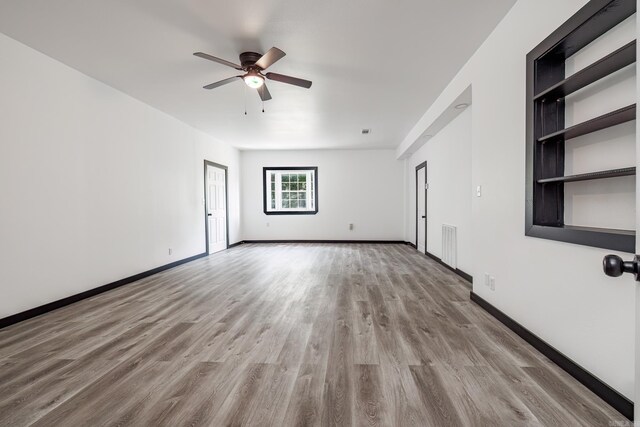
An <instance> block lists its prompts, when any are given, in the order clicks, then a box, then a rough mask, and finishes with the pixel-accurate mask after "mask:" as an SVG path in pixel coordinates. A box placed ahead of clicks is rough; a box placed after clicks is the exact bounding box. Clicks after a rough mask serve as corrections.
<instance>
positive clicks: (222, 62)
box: [194, 52, 242, 71]
mask: <svg viewBox="0 0 640 427" xmlns="http://www.w3.org/2000/svg"><path fill="white" fill-rule="evenodd" d="M194 55H195V56H197V57H199V58H204V59H208V60H209V61H213V62H217V63H218V64H222V65H226V66H227V67H231V68H235V69H236V70H240V71H242V67H241V66H240V65H238V64H234V63H233V62H229V61H227V60H225V59H221V58H216V57H215V56H212V55H209V54H208V53H202V52H196V53H194Z"/></svg>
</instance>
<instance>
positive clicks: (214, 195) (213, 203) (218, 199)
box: [206, 165, 227, 254]
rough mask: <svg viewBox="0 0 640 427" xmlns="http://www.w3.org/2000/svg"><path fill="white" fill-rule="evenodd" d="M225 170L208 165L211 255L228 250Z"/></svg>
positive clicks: (208, 219)
mask: <svg viewBox="0 0 640 427" xmlns="http://www.w3.org/2000/svg"><path fill="white" fill-rule="evenodd" d="M225 175H226V172H225V170H224V169H221V168H218V167H215V166H211V165H207V182H206V186H207V221H208V236H207V238H208V239H209V253H210V254H212V253H214V252H218V251H221V250H223V249H226V248H227V194H226V191H225V189H226V182H225V181H226V176H225Z"/></svg>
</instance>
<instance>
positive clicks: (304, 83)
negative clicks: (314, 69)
mask: <svg viewBox="0 0 640 427" xmlns="http://www.w3.org/2000/svg"><path fill="white" fill-rule="evenodd" d="M265 77H266V78H268V79H269V80H275V81H277V82H281V83H288V84H290V85H294V86H300V87H304V88H307V89H309V88H310V87H311V82H310V81H309V80H304V79H299V78H297V77H291V76H285V75H284V74H278V73H267V74H265Z"/></svg>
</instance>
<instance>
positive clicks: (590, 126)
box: [538, 104, 636, 142]
mask: <svg viewBox="0 0 640 427" xmlns="http://www.w3.org/2000/svg"><path fill="white" fill-rule="evenodd" d="M635 118H636V104H633V105H628V106H626V107H624V108H620V109H619V110H615V111H612V112H610V113H607V114H604V115H602V116H599V117H596V118H594V119H591V120H587V121H586V122H583V123H579V124H577V125H575V126H571V127H568V128H566V129H562V130H559V131H557V132H553V133H550V134H548V135H545V136H543V137H541V138H539V139H538V142H543V141H548V140H550V139H554V138H557V137H562V138H563V139H564V140H567V139H571V138H577V137H579V136H582V135H586V134H588V133H592V132H596V131H599V130H602V129H606V128H609V127H612V126H616V125H619V124H622V123H625V122H630V121H631V120H635Z"/></svg>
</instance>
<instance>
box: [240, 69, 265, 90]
mask: <svg viewBox="0 0 640 427" xmlns="http://www.w3.org/2000/svg"><path fill="white" fill-rule="evenodd" d="M243 79H244V82H245V83H246V85H247V86H249V87H250V88H251V89H259V88H260V87H262V85H263V84H264V77H262V76H261V75H260V74H258V73H256V72H249V73H247V74H246V75H245V76H244V77H243Z"/></svg>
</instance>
